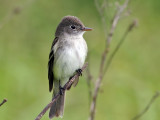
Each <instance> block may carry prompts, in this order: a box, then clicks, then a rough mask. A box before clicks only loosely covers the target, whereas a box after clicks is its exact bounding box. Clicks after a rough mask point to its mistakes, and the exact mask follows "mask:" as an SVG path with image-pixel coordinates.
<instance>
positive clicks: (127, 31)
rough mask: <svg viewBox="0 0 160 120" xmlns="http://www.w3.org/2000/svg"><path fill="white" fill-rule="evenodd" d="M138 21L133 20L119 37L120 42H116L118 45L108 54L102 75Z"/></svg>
mask: <svg viewBox="0 0 160 120" xmlns="http://www.w3.org/2000/svg"><path fill="white" fill-rule="evenodd" d="M137 23H138V21H137V20H134V21H133V22H132V23H131V24H130V25H129V26H128V28H127V30H126V31H125V33H124V35H123V37H122V38H121V40H120V42H119V43H118V45H117V46H116V48H115V49H114V50H113V53H112V54H111V55H110V57H109V58H108V61H107V63H106V66H105V68H104V73H103V75H104V74H105V73H106V72H107V70H108V68H109V66H110V64H111V62H112V60H113V58H114V56H115V55H116V53H117V52H118V50H119V48H120V47H121V45H122V44H123V42H124V40H125V39H126V37H127V35H128V33H129V32H131V31H132V30H133V28H134V27H136V26H137Z"/></svg>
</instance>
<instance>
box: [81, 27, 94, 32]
mask: <svg viewBox="0 0 160 120" xmlns="http://www.w3.org/2000/svg"><path fill="white" fill-rule="evenodd" d="M82 30H83V31H92V28H88V27H84V28H82Z"/></svg>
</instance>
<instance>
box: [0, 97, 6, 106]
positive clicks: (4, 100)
mask: <svg viewBox="0 0 160 120" xmlns="http://www.w3.org/2000/svg"><path fill="white" fill-rule="evenodd" d="M5 102H7V99H3V101H2V102H1V103H0V107H1V106H2V105H3V104H4V103H5Z"/></svg>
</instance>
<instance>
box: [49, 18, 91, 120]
mask: <svg viewBox="0 0 160 120" xmlns="http://www.w3.org/2000/svg"><path fill="white" fill-rule="evenodd" d="M91 30H92V29H91V28H87V27H85V26H84V25H83V23H82V22H81V21H80V20H79V19H78V18H77V17H75V16H65V17H64V18H63V19H62V20H61V22H60V23H59V25H58V27H57V29H56V32H55V39H54V41H53V43H52V46H51V51H50V54H49V62H48V79H49V91H50V92H51V91H52V89H53V97H54V96H55V95H56V94H57V93H59V92H60V91H61V89H63V86H64V85H65V84H66V83H67V82H68V80H69V79H70V78H71V77H72V76H73V75H74V74H75V73H76V72H78V73H79V75H81V68H82V66H83V64H84V62H85V58H86V56H87V44H86V41H85V40H84V38H83V34H84V32H85V31H91ZM77 83H78V80H76V81H75V82H74V83H73V85H74V86H76V84H77ZM53 84H54V87H53ZM60 93H61V92H60ZM64 100H65V93H63V94H61V95H60V97H59V98H58V99H57V101H56V102H55V103H54V104H53V105H52V107H51V109H50V112H49V118H50V119H51V118H53V117H59V116H60V117H63V111H64Z"/></svg>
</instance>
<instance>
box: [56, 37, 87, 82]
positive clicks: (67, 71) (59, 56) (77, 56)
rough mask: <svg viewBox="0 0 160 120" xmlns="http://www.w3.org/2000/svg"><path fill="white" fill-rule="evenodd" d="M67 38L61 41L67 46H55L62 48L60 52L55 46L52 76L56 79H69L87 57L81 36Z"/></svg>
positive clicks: (84, 43) (85, 45)
mask: <svg viewBox="0 0 160 120" xmlns="http://www.w3.org/2000/svg"><path fill="white" fill-rule="evenodd" d="M65 38H66V37H65ZM67 38H68V39H67V40H66V39H63V41H65V42H67V43H68V45H66V44H63V45H62V43H61V44H60V43H59V44H60V45H58V44H57V46H62V48H63V49H62V48H61V49H62V50H59V49H57V48H58V47H57V46H55V49H56V52H55V56H56V58H55V62H54V75H55V77H56V78H57V79H69V77H71V76H72V75H73V74H74V72H75V71H76V70H77V69H79V68H82V66H83V64H84V62H85V58H86V55H87V44H86V42H85V40H84V39H83V37H82V36H81V37H72V38H69V37H67ZM55 49H54V51H55Z"/></svg>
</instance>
